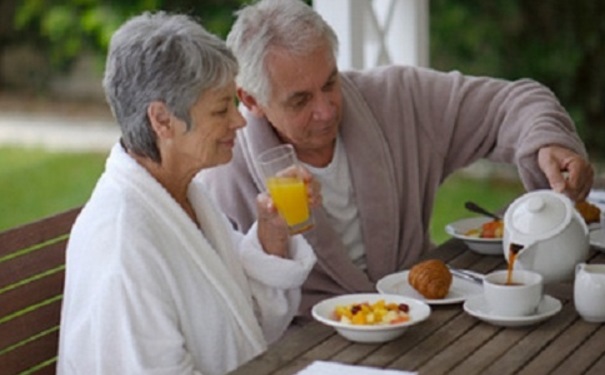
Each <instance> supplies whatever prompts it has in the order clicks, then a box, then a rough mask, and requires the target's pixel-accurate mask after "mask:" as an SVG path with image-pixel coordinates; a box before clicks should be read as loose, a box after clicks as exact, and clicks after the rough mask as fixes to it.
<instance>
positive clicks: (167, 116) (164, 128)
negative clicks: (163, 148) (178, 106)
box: [147, 101, 174, 139]
mask: <svg viewBox="0 0 605 375" xmlns="http://www.w3.org/2000/svg"><path fill="white" fill-rule="evenodd" d="M147 117H148V118H149V122H150V123H151V127H152V128H153V131H154V132H155V134H156V135H157V137H158V139H161V138H170V137H172V135H173V131H174V129H173V127H172V114H171V112H170V110H169V109H168V107H166V104H165V103H163V102H160V101H155V102H151V103H150V104H149V106H148V107H147Z"/></svg>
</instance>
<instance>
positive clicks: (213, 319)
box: [58, 12, 321, 375]
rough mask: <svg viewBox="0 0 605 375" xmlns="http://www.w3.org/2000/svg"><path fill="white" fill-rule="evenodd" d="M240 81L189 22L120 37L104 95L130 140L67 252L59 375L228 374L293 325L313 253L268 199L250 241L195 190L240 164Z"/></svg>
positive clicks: (114, 153) (156, 24)
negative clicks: (236, 147)
mask: <svg viewBox="0 0 605 375" xmlns="http://www.w3.org/2000/svg"><path fill="white" fill-rule="evenodd" d="M236 73H237V62H236V60H235V58H234V57H233V55H232V54H231V52H230V51H229V50H228V49H227V48H226V47H225V46H224V44H223V42H222V41H220V40H219V39H218V38H216V37H215V36H213V35H211V34H209V33H208V32H206V31H205V30H204V29H203V28H202V27H201V26H200V25H199V24H198V23H196V22H194V21H193V20H191V19H190V18H188V17H186V16H183V15H169V14H166V13H163V12H159V13H155V14H148V13H147V14H143V15H140V16H137V17H134V18H133V19H131V20H129V21H127V22H126V23H125V24H124V25H123V26H122V27H121V28H120V29H119V30H118V31H117V32H116V33H115V34H114V36H113V38H112V40H111V45H110V48H109V54H108V58H107V65H106V71H105V77H104V81H103V85H104V89H105V92H106V96H107V99H108V102H109V104H110V106H111V109H112V111H113V114H114V116H115V118H116V120H117V122H118V124H119V126H120V128H121V133H122V138H121V140H120V142H119V144H116V145H115V146H114V147H113V149H112V150H111V153H110V155H109V157H108V159H107V163H106V169H105V172H104V173H103V175H102V176H101V178H100V180H99V182H98V184H97V186H96V187H95V189H94V192H93V193H92V196H91V198H90V200H89V202H88V203H87V204H86V206H85V207H84V209H83V210H82V212H81V214H80V216H79V217H78V219H77V221H76V223H75V225H74V227H73V230H72V234H71V237H70V240H69V245H68V249H67V266H66V267H67V271H66V272H67V275H66V281H65V295H64V302H63V311H62V319H61V332H60V348H59V359H58V372H59V373H70V374H71V373H73V374H87V375H89V374H143V373H145V374H147V373H150V374H151V373H152V374H199V373H203V374H221V373H225V372H227V371H229V370H232V369H234V368H235V367H237V366H238V364H241V363H242V362H244V361H246V360H248V359H250V358H252V357H254V356H255V355H257V354H259V353H261V352H262V351H263V350H264V349H265V348H266V346H267V343H270V342H272V341H273V340H275V339H276V338H277V337H279V335H281V334H282V333H283V331H284V330H285V328H286V327H287V326H288V324H289V322H290V320H291V319H292V317H293V316H294V314H295V312H296V310H297V308H298V304H299V302H300V285H301V284H302V283H303V281H304V280H305V279H306V277H307V274H308V273H309V271H310V270H311V268H312V267H313V265H314V263H315V256H314V254H313V251H312V249H311V248H310V246H309V245H308V243H306V242H305V240H304V239H303V238H302V236H293V237H289V236H288V230H287V227H286V225H285V222H284V221H283V220H282V219H281V218H280V217H279V216H278V214H277V212H276V210H275V208H274V206H273V204H272V201H271V200H270V198H269V197H267V196H266V195H261V196H260V197H259V199H258V204H257V206H258V218H259V219H258V221H257V223H256V224H255V225H254V226H253V228H251V230H250V231H249V232H248V233H247V234H246V235H243V234H241V233H237V232H234V231H233V229H232V227H231V225H230V223H229V222H228V221H227V220H226V218H225V217H224V216H223V214H222V213H220V212H219V211H218V210H217V208H216V206H215V205H214V203H213V202H212V201H211V200H210V199H209V198H208V195H207V193H206V191H205V190H204V189H203V188H202V187H201V186H199V185H198V184H196V183H195V182H194V181H193V177H194V176H195V175H196V174H197V173H198V172H199V171H200V170H202V169H204V168H210V167H213V166H216V165H219V164H224V163H227V162H228V161H229V160H230V159H231V157H232V148H233V144H234V139H235V132H236V130H237V129H239V128H241V127H242V126H244V121H243V118H242V117H241V115H240V114H239V112H238V110H237V108H236V106H235V102H234V96H235V85H234V77H235V75H236ZM295 173H299V174H301V175H303V178H305V179H306V180H307V181H308V182H309V183H308V186H309V200H310V203H311V204H312V205H317V204H320V201H321V197H320V195H319V189H318V185H317V184H316V183H314V182H313V181H312V180H311V176H310V174H309V173H308V172H306V171H305V170H304V169H300V170H298V171H295Z"/></svg>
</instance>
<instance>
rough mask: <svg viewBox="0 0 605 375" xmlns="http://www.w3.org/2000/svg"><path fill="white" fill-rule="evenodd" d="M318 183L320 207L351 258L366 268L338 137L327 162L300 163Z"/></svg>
mask: <svg viewBox="0 0 605 375" xmlns="http://www.w3.org/2000/svg"><path fill="white" fill-rule="evenodd" d="M303 165H304V166H305V167H307V168H308V169H309V171H310V172H311V173H313V175H314V176H315V178H317V179H318V180H319V182H320V183H321V194H322V197H323V206H324V209H325V210H326V212H327V214H328V218H329V219H330V223H331V224H332V226H333V228H334V229H335V230H336V232H337V233H339V234H340V237H341V238H342V242H343V243H344V245H345V247H346V249H347V251H348V252H349V256H350V258H351V259H352V260H353V263H355V265H356V266H358V267H359V268H361V269H364V270H365V269H366V258H365V249H364V246H363V237H362V234H361V224H360V221H359V210H358V209H357V204H356V202H355V192H354V191H353V184H352V183H351V176H350V175H349V162H348V160H347V154H346V153H345V150H344V148H343V146H342V142H341V140H340V138H337V139H336V149H335V150H334V157H333V158H332V161H331V162H330V164H328V165H327V166H326V167H324V168H316V167H313V166H310V165H308V164H305V163H303Z"/></svg>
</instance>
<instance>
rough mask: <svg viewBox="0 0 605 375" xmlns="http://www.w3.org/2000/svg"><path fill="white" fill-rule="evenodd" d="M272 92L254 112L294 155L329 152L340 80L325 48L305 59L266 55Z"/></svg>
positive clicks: (337, 114)
mask: <svg viewBox="0 0 605 375" xmlns="http://www.w3.org/2000/svg"><path fill="white" fill-rule="evenodd" d="M266 62H267V64H268V70H269V74H270V79H271V86H272V92H271V96H270V97H269V100H268V104H267V105H266V106H264V105H262V104H260V103H258V110H260V112H261V114H264V116H265V117H266V118H267V119H268V120H269V122H270V123H271V124H272V125H273V127H274V128H275V129H276V131H277V132H278V134H279V135H280V137H281V138H282V140H283V141H285V142H287V143H291V144H292V145H294V147H295V148H296V150H297V153H298V154H302V153H309V152H310V153H314V152H321V151H325V150H331V149H332V147H333V146H334V140H335V139H336V136H337V134H338V127H339V124H340V120H341V117H342V113H341V112H342V94H341V88H340V78H339V76H338V70H337V68H336V62H335V60H334V56H333V54H332V50H331V49H330V48H329V47H328V46H327V45H326V46H322V47H320V48H317V49H315V50H314V51H312V52H311V53H309V54H308V55H305V56H302V57H301V56H294V55H291V54H288V53H286V52H285V51H284V50H279V49H277V50H272V51H270V52H269V54H268V56H267V59H266Z"/></svg>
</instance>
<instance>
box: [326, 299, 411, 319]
mask: <svg viewBox="0 0 605 375" xmlns="http://www.w3.org/2000/svg"><path fill="white" fill-rule="evenodd" d="M409 309H410V308H409V306H408V305H406V304H405V303H400V304H397V303H387V302H385V300H383V299H381V300H378V301H376V302H374V303H368V302H362V303H354V304H350V305H340V306H336V308H335V309H334V317H335V318H336V320H338V321H339V322H341V323H347V324H354V325H387V324H398V323H403V322H407V321H409V320H410V315H409V314H408V312H409Z"/></svg>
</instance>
